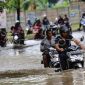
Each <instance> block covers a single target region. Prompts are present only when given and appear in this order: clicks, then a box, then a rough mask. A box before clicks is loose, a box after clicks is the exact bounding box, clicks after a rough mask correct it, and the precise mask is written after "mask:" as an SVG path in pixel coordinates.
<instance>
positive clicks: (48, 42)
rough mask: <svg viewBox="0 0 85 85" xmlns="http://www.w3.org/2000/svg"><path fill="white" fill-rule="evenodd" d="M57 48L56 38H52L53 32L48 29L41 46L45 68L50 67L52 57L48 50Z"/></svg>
mask: <svg viewBox="0 0 85 85" xmlns="http://www.w3.org/2000/svg"><path fill="white" fill-rule="evenodd" d="M54 46H55V38H54V37H53V36H52V31H51V30H50V29H48V30H47V31H46V37H45V38H44V39H43V40H42V42H41V45H40V51H41V52H43V54H42V55H43V63H44V67H45V68H46V67H49V62H50V56H49V50H48V48H50V47H54Z"/></svg>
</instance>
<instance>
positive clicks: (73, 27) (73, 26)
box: [71, 23, 79, 31]
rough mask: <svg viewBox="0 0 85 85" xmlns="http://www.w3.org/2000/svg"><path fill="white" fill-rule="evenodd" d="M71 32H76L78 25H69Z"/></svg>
mask: <svg viewBox="0 0 85 85" xmlns="http://www.w3.org/2000/svg"><path fill="white" fill-rule="evenodd" d="M71 27H72V31H76V30H77V29H78V28H79V23H75V24H72V25H71Z"/></svg>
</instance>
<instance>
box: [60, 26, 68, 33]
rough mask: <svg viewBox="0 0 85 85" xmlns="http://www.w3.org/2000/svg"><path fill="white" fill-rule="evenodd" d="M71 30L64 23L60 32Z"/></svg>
mask: <svg viewBox="0 0 85 85" xmlns="http://www.w3.org/2000/svg"><path fill="white" fill-rule="evenodd" d="M69 32H70V30H69V28H68V27H67V26H65V25H63V26H61V27H60V34H62V33H68V34H69Z"/></svg>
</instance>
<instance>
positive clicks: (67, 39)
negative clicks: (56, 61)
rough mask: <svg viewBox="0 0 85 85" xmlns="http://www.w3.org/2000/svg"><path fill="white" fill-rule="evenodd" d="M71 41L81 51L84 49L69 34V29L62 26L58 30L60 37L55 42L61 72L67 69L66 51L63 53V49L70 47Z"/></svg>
mask: <svg viewBox="0 0 85 85" xmlns="http://www.w3.org/2000/svg"><path fill="white" fill-rule="evenodd" d="M71 41H74V43H75V44H76V45H78V46H80V48H81V49H85V47H84V46H83V45H82V44H81V43H80V41H79V40H77V39H75V38H74V37H73V36H72V35H71V34H70V31H69V29H68V28H67V27H66V26H65V25H63V26H62V27H61V28H60V35H59V36H58V37H57V38H56V40H55V43H56V44H55V48H56V50H57V51H58V53H59V58H60V63H61V68H62V70H66V69H68V66H67V59H68V56H67V51H65V48H68V47H70V46H71Z"/></svg>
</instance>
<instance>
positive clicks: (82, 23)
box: [81, 18, 85, 32]
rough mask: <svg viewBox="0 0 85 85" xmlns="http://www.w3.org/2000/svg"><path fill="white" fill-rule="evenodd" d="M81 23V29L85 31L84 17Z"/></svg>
mask: <svg viewBox="0 0 85 85" xmlns="http://www.w3.org/2000/svg"><path fill="white" fill-rule="evenodd" d="M81 25H82V26H83V31H84V32H85V18H83V19H82V20H81Z"/></svg>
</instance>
